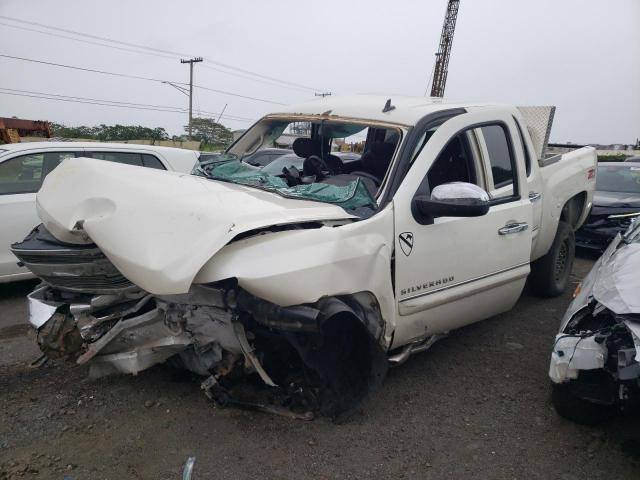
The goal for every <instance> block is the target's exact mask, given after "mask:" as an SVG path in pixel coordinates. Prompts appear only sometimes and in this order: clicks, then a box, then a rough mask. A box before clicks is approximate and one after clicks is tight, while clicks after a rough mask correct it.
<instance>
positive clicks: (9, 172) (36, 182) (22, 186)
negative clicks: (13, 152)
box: [0, 153, 44, 195]
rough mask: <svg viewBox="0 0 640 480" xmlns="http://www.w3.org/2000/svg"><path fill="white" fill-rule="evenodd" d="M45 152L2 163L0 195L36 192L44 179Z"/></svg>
mask: <svg viewBox="0 0 640 480" xmlns="http://www.w3.org/2000/svg"><path fill="white" fill-rule="evenodd" d="M43 170H44V154H43V153H34V154H32V155H22V156H20V157H15V158H11V159H9V160H7V161H5V162H2V163H0V195H9V194H17V193H35V192H37V191H38V190H39V189H40V185H42V180H43V178H44V177H43V175H42V173H43Z"/></svg>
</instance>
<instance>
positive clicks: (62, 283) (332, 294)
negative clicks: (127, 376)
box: [12, 96, 596, 418]
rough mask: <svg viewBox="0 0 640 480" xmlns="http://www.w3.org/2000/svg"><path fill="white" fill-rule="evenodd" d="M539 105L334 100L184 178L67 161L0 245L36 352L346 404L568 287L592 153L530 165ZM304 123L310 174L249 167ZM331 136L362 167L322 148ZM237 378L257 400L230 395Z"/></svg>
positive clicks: (335, 409) (279, 405) (298, 400)
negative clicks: (15, 269) (424, 353)
mask: <svg viewBox="0 0 640 480" xmlns="http://www.w3.org/2000/svg"><path fill="white" fill-rule="evenodd" d="M542 111H543V112H546V114H545V115H543V117H545V119H544V121H543V122H540V124H539V125H538V126H536V125H535V121H532V122H530V123H529V124H528V123H527V121H526V120H525V117H527V118H530V119H533V120H535V115H532V112H533V113H534V114H535V111H531V110H524V109H518V108H515V107H508V106H497V105H485V104H466V103H465V104H459V103H447V102H446V101H442V100H440V99H430V98H408V97H391V98H388V97H380V96H353V97H342V98H341V97H329V98H325V99H322V100H317V101H314V102H310V103H307V104H303V105H298V106H294V107H291V108H288V109H286V110H282V111H280V112H278V113H273V114H270V115H267V116H265V117H264V118H262V119H261V120H260V121H258V122H257V123H256V124H255V125H253V126H252V127H251V128H250V129H249V130H248V131H247V132H246V133H245V134H244V135H243V136H242V137H240V138H239V139H238V140H237V141H236V142H235V143H234V144H233V145H232V146H231V147H230V148H229V149H228V150H227V152H226V153H225V154H223V155H221V156H219V157H217V158H216V159H215V160H212V161H209V162H202V163H201V164H200V165H199V166H198V167H197V168H196V171H195V173H196V175H185V174H179V173H175V172H160V171H154V170H151V169H144V168H139V167H134V166H127V165H117V164H112V163H109V162H99V161H92V160H78V159H69V160H65V161H64V162H63V163H62V164H61V165H60V166H59V167H58V168H57V169H56V170H55V171H53V172H52V173H51V174H50V175H49V176H48V177H47V178H46V180H45V182H44V185H43V187H42V189H41V190H40V192H39V193H38V196H37V205H38V212H39V215H40V218H41V220H42V222H43V223H42V225H40V226H39V227H37V228H36V229H35V230H34V231H33V232H32V233H31V234H30V235H29V236H28V237H27V238H26V239H25V240H24V241H23V242H21V243H18V244H14V245H13V247H12V250H13V252H14V253H15V255H16V256H17V257H18V258H20V260H21V261H22V262H23V263H24V264H25V265H26V266H27V267H28V268H29V269H31V270H32V271H33V272H34V273H35V274H36V275H38V276H39V277H40V278H41V279H42V280H43V283H42V284H41V285H40V286H39V287H38V288H37V289H36V290H35V291H34V292H33V293H32V294H31V295H30V296H29V300H30V322H31V324H32V325H33V327H34V328H35V329H36V330H37V338H38V342H39V344H40V346H41V348H42V350H43V352H44V353H45V354H46V355H48V356H49V357H55V356H71V357H73V358H75V359H76V361H77V362H78V363H80V364H83V363H86V362H90V364H91V367H92V369H91V372H92V374H94V375H103V374H108V373H112V372H129V373H134V374H135V373H137V372H139V371H141V370H144V369H145V368H148V367H150V366H151V365H154V364H156V363H160V362H164V361H165V360H168V359H169V358H171V359H172V360H171V361H172V362H174V363H178V364H180V365H182V366H183V367H185V368H188V369H190V370H192V371H194V372H197V373H199V374H201V375H204V376H206V377H207V379H206V380H205V381H204V382H203V389H205V391H206V393H207V394H208V395H209V396H210V397H212V398H214V399H215V400H217V401H218V402H220V403H232V404H233V403H235V404H239V405H243V406H250V407H254V408H258V409H262V410H269V411H276V412H278V413H283V412H285V413H287V414H291V415H294V416H300V415H301V416H302V417H304V418H308V417H309V416H310V415H311V414H312V412H320V413H323V414H326V415H329V416H338V415H343V414H346V413H348V412H350V411H353V409H354V408H355V407H356V406H357V405H358V404H359V403H360V402H361V401H362V400H363V398H364V397H366V396H367V394H368V393H370V392H371V391H372V390H373V389H374V388H375V387H376V386H377V385H379V383H380V382H381V380H382V378H383V377H384V375H385V373H386V368H387V365H388V364H389V363H396V364H397V363H401V362H403V361H404V360H405V359H406V358H407V357H408V356H409V355H410V354H411V353H414V352H417V351H421V350H425V349H426V348H428V347H429V346H430V345H431V344H432V343H433V342H434V341H435V340H436V339H438V338H439V337H440V336H442V335H444V334H446V333H447V332H449V331H450V330H452V329H455V328H458V327H461V326H463V325H467V324H470V323H472V322H476V321H478V320H482V319H485V318H487V317H490V316H492V315H496V314H498V313H501V312H504V311H506V310H509V309H510V308H512V307H513V305H514V304H515V302H516V301H517V299H518V297H519V295H520V293H521V291H522V289H523V287H524V284H525V281H526V280H527V278H529V280H530V283H531V286H532V287H533V288H535V289H536V290H537V291H538V292H540V293H541V294H543V295H547V296H550V295H558V294H560V293H561V292H562V291H563V290H564V289H565V287H566V285H567V282H568V275H569V273H570V270H571V265H572V261H573V253H574V234H573V232H574V230H575V229H577V228H578V227H579V226H580V225H581V223H582V222H583V220H584V218H585V217H586V215H587V214H588V212H589V209H590V205H591V198H592V194H593V190H594V186H595V164H596V155H595V152H594V149H593V148H590V147H586V148H582V149H579V150H576V151H573V152H570V153H567V154H564V155H561V156H556V157H552V158H543V157H544V153H543V150H544V144H545V141H546V138H548V128H549V123H550V118H551V117H552V115H551V114H550V112H552V110H550V109H547V110H542ZM539 117H540V116H539ZM299 122H308V123H310V124H311V136H310V137H309V138H300V139H298V140H296V142H295V143H294V145H293V148H294V151H295V152H296V154H297V155H298V156H300V157H301V158H303V168H302V170H299V169H297V168H295V167H291V168H284V169H283V172H282V174H281V175H272V174H268V173H265V172H262V171H261V170H260V169H259V168H256V167H253V166H251V165H248V164H246V163H245V162H242V159H243V157H245V156H248V155H251V154H253V153H255V152H256V151H257V150H259V149H261V148H268V147H272V146H273V142H274V140H276V139H277V138H278V137H279V136H280V135H281V134H282V133H283V132H285V131H286V130H287V128H289V127H290V126H291V125H292V124H297V123H299ZM344 138H347V139H355V140H360V141H361V144H362V143H363V144H364V152H363V154H362V157H361V159H360V160H359V161H358V162H349V163H348V164H347V163H342V162H341V160H340V159H339V158H338V157H337V156H334V155H332V154H331V153H330V152H331V147H332V145H334V144H337V143H341V142H340V141H339V139H344ZM247 375H250V376H253V377H255V378H258V377H259V378H260V379H261V382H262V383H264V384H266V385H269V386H270V388H268V389H266V390H268V391H269V398H270V401H269V402H265V401H263V400H262V399H261V398H262V397H258V399H257V400H256V399H255V398H251V399H248V398H244V397H242V396H240V397H238V395H237V394H236V393H234V385H235V382H236V381H237V380H236V379H237V378H239V377H242V376H245V377H246V376H247ZM274 398H277V399H278V400H277V401H275V400H273V399H274Z"/></svg>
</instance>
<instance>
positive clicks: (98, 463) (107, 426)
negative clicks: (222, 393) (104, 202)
mask: <svg viewBox="0 0 640 480" xmlns="http://www.w3.org/2000/svg"><path fill="white" fill-rule="evenodd" d="M592 263H593V262H592V260H589V259H578V260H577V261H576V264H575V266H574V277H573V281H574V283H575V282H577V281H578V279H579V278H581V277H583V276H584V275H585V274H586V272H587V271H588V270H589V268H590V266H591V264H592ZM32 286H33V283H22V284H17V285H12V286H4V287H2V288H0V406H1V411H0V479H3V480H4V479H5V478H36V479H51V478H60V479H62V478H69V479H103V478H104V479H128V478H132V479H178V478H181V470H182V465H183V464H184V462H185V461H186V459H187V457H188V456H195V457H196V464H195V469H194V472H195V475H194V477H195V478H196V479H216V480H218V479H219V480H222V479H253V478H256V479H271V478H274V479H275V478H278V479H300V478H317V479H334V478H335V479H338V478H372V479H373V478H383V479H389V478H416V479H418V478H419V479H441V478H456V479H467V478H469V479H471V478H487V479H525V478H526V479H536V478H540V479H552V478H553V479H564V480H571V479H576V480H577V479H584V478H589V479H600V478H602V479H605V478H606V479H607V480H610V479H612V478H615V479H625V478H628V479H632V478H633V479H637V478H640V448H639V445H640V434H639V433H638V432H640V418H638V417H630V416H628V417H625V418H617V419H615V420H614V421H612V422H610V423H608V424H605V425H601V426H599V427H598V428H587V427H582V426H579V425H575V424H572V423H570V422H567V421H564V420H562V419H561V418H559V417H558V416H557V415H556V414H555V412H554V411H553V409H552V407H551V405H550V402H549V387H548V380H547V368H548V359H549V353H550V352H549V349H550V346H551V340H552V338H553V336H554V334H555V332H556V330H557V327H558V324H559V322H560V318H561V316H562V314H563V312H564V310H565V308H566V306H567V304H568V302H569V300H570V295H569V294H567V295H565V296H563V297H561V298H557V299H552V300H540V299H537V298H535V297H533V296H531V295H530V294H529V293H526V292H525V294H524V295H523V297H522V298H521V299H520V301H519V302H518V304H517V305H516V307H515V309H514V310H513V311H511V312H509V313H506V314H503V315H499V316H497V317H494V318H491V319H489V320H486V321H484V322H480V323H478V324H475V325H471V326H469V327H466V328H463V329H461V330H459V331H456V332H453V333H452V335H451V336H450V337H448V338H446V339H444V340H442V341H440V342H439V343H437V344H436V345H435V346H434V347H433V348H432V349H431V350H430V351H428V352H426V353H422V354H418V355H416V356H415V357H413V358H411V359H410V360H409V361H408V362H407V363H406V364H405V365H403V366H401V367H399V368H396V369H393V370H391V371H390V373H389V376H388V377H387V380H386V381H385V384H384V385H383V388H382V390H381V391H379V392H378V393H377V394H376V395H375V396H374V397H373V398H372V399H371V400H370V401H369V402H368V403H367V404H366V406H365V408H364V409H363V411H362V412H361V413H360V414H359V415H357V416H356V417H355V418H354V419H353V420H352V421H350V422H349V423H347V424H344V425H334V424H332V423H331V422H329V421H327V420H325V419H317V420H314V421H312V422H303V421H294V420H289V419H285V418H281V417H275V416H270V415H267V414H260V413H254V412H247V411H240V410H235V409H218V408H214V407H213V406H212V404H211V403H209V402H208V401H207V400H206V398H205V397H204V395H202V393H201V392H200V391H199V388H198V384H197V382H194V380H193V378H189V377H188V376H186V377H185V376H184V375H178V373H177V372H176V371H174V370H171V369H169V368H167V367H164V366H159V367H156V368H153V369H151V370H149V371H146V372H143V373H141V374H140V375H138V376H137V377H132V376H117V377H109V378H105V379H100V380H95V381H93V380H88V379H87V369H86V368H84V367H82V368H81V367H77V366H74V365H72V364H66V363H64V362H56V363H49V364H47V365H46V366H45V367H43V368H40V369H34V368H30V367H29V365H28V364H29V362H30V361H31V360H33V359H34V358H35V357H37V354H38V350H37V349H35V348H34V347H33V344H32V342H31V340H29V339H27V338H25V332H26V329H25V328H24V327H22V326H21V325H23V322H24V321H25V314H26V305H25V300H24V294H25V293H26V292H28V291H29V290H30V289H31V287H32Z"/></svg>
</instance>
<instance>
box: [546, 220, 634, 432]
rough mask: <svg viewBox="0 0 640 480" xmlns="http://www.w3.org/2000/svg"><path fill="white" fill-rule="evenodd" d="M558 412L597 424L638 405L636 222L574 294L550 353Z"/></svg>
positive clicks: (598, 262)
mask: <svg viewBox="0 0 640 480" xmlns="http://www.w3.org/2000/svg"><path fill="white" fill-rule="evenodd" d="M549 377H550V378H551V381H552V400H553V404H554V406H555V408H556V411H557V412H558V413H559V414H560V415H562V416H563V417H565V418H568V419H570V420H573V421H576V422H579V423H584V424H595V423H597V422H599V421H602V420H605V419H607V418H608V417H610V416H611V415H613V414H614V413H616V412H618V411H630V410H633V409H635V408H637V407H638V405H640V221H636V222H635V224H632V225H631V226H630V227H629V230H628V231H627V232H626V233H625V235H623V236H621V235H620V234H618V236H617V237H616V238H615V239H614V240H613V241H612V242H611V244H610V245H609V247H608V248H607V250H606V251H605V252H604V254H603V255H602V257H600V259H599V260H598V261H597V262H596V264H595V265H594V266H593V269H592V270H591V272H590V273H589V275H588V276H587V277H586V278H585V279H584V281H583V282H582V284H580V286H579V287H578V289H577V290H576V294H575V298H574V300H573V302H572V303H571V305H570V306H569V309H568V310H567V313H566V314H565V316H564V319H563V320H562V325H561V328H560V333H558V335H557V336H556V339H555V342H554V345H553V351H552V353H551V365H550V368H549Z"/></svg>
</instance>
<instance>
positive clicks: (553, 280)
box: [529, 222, 576, 297]
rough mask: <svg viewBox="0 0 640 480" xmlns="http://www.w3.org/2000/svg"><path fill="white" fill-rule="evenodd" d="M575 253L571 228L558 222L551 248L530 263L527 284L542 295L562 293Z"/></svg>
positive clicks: (567, 281)
mask: <svg viewBox="0 0 640 480" xmlns="http://www.w3.org/2000/svg"><path fill="white" fill-rule="evenodd" d="M575 255H576V238H575V234H574V233H573V228H571V226H570V225H569V224H568V223H566V222H559V223H558V230H557V231H556V236H555V238H554V239H553V243H552V244H551V248H550V249H549V251H548V252H547V254H546V255H545V256H544V257H541V258H539V259H538V260H536V261H535V262H533V263H532V264H531V273H530V274H529V284H530V285H531V288H532V289H533V291H534V292H535V293H537V294H538V295H541V296H543V297H557V296H558V295H562V294H563V293H564V292H565V290H566V289H567V285H568V284H569V275H571V268H572V267H573V259H574V258H575Z"/></svg>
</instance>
